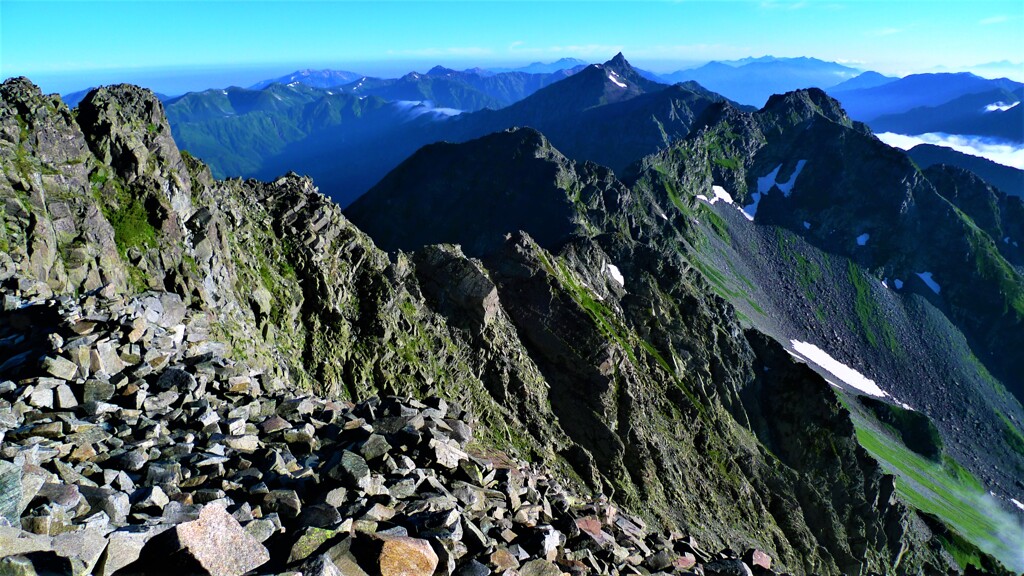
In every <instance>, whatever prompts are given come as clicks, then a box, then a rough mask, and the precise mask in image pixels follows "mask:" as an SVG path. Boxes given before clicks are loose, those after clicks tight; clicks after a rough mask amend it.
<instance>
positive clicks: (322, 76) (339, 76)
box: [249, 69, 362, 90]
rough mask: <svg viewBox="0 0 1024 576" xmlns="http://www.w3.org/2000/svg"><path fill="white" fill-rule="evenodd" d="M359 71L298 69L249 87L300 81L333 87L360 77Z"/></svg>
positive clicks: (319, 86)
mask: <svg viewBox="0 0 1024 576" xmlns="http://www.w3.org/2000/svg"><path fill="white" fill-rule="evenodd" d="M361 76H362V74H359V73H358V72H346V71H345V70H309V69H306V70H296V71H295V72H292V73H291V74H288V75H287V76H280V77H278V78H271V79H270V80H262V81H260V82H257V83H255V84H253V85H252V86H250V87H249V89H250V90H262V89H264V88H266V87H267V86H270V85H271V84H291V83H292V82H299V83H302V84H305V85H306V86H312V87H313V88H333V87H335V86H341V85H342V84H348V83H349V82H352V81H354V80H357V79H358V78H360V77H361Z"/></svg>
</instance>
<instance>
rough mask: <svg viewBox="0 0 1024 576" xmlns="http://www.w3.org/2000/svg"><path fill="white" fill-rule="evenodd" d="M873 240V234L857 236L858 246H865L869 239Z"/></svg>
mask: <svg viewBox="0 0 1024 576" xmlns="http://www.w3.org/2000/svg"><path fill="white" fill-rule="evenodd" d="M869 238H871V234H868V233H864V234H861V235H860V236H857V246H863V245H865V244H867V243H868V239H869Z"/></svg>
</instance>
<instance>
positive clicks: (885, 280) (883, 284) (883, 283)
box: [882, 278, 889, 288]
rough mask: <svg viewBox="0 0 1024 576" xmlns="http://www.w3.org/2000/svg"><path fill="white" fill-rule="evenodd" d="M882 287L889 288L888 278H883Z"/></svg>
mask: <svg viewBox="0 0 1024 576" xmlns="http://www.w3.org/2000/svg"><path fill="white" fill-rule="evenodd" d="M882 286H885V287H886V288H888V287H889V279H888V278H882Z"/></svg>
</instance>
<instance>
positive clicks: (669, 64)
mask: <svg viewBox="0 0 1024 576" xmlns="http://www.w3.org/2000/svg"><path fill="white" fill-rule="evenodd" d="M619 50H621V51H623V52H624V53H625V55H626V57H627V58H629V59H630V61H631V62H633V63H634V64H636V65H639V66H642V67H647V68H649V69H652V70H654V71H660V72H667V71H672V70H675V69H678V68H683V67H688V66H691V65H693V64H695V63H699V62H705V61H708V60H712V59H733V58H742V57H745V56H760V55H764V54H772V55H775V56H814V57H818V58H822V59H826V60H835V61H839V62H846V63H851V65H853V66H855V67H858V68H862V69H873V70H878V71H881V72H886V73H896V74H907V73H912V72H920V71H930V70H933V69H935V67H937V66H945V67H948V68H950V69H965V68H968V67H970V66H973V65H976V64H981V63H986V62H992V61H998V60H1011V61H1013V62H1018V63H1019V62H1021V61H1022V60H1024V1H1021V0H1003V1H988V2H986V1H974V0H970V1H969V0H962V1H940V2H934V1H924V0H916V1H906V0H904V1H889V2H882V1H846V2H843V1H832V0H807V1H803V2H798V1H756V2H747V1H717V2H712V1H686V0H684V1H677V2H668V1H665V2H633V1H631V2H611V1H606V2H522V1H520V2H391V1H378V2H373V3H366V2H341V1H335V2H331V1H319V2H240V1H236V2H200V1H190V2H159V1H149V2H127V1H120V2H50V1H39V0H33V1H16V0H0V77H8V76H12V75H26V76H29V77H30V78H32V79H33V80H34V81H36V82H37V83H38V84H40V85H41V86H42V87H43V88H44V89H45V90H47V91H59V92H67V91H71V90H75V89H80V88H85V87H86V86H88V85H90V84H96V83H109V82H115V81H132V82H138V83H141V84H144V85H148V86H150V87H152V88H154V89H156V90H163V91H169V92H175V91H183V90H184V89H200V88H206V87H220V86H224V85H228V84H241V85H245V84H248V83H252V82H255V81H256V80H259V79H262V78H264V77H268V76H275V75H280V74H284V73H287V72H290V71H291V70H294V69H296V68H299V67H334V68H341V69H349V70H354V71H357V72H361V73H365V74H375V75H396V74H399V73H402V72H406V71H409V70H411V69H420V70H421V71H422V70H423V69H425V68H428V67H429V66H431V65H433V64H438V63H440V64H444V65H447V66H452V67H459V66H474V65H507V64H520V63H528V62H531V61H537V60H542V61H551V60H555V59H558V58H561V57H565V56H572V57H577V58H581V59H583V60H587V61H603V60H606V59H608V58H610V57H611V56H613V55H614V54H615V53H616V52H617V51H619Z"/></svg>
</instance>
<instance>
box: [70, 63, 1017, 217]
mask: <svg viewBox="0 0 1024 576" xmlns="http://www.w3.org/2000/svg"><path fill="white" fill-rule="evenodd" d="M584 72H586V73H585V74H583V73H584ZM575 76H579V77H578V78H575ZM686 78H694V79H693V80H686V81H685V83H683V84H678V85H676V86H668V85H667V84H666V83H667V82H672V81H676V80H683V79H686ZM659 79H663V80H664V81H665V83H663V82H659V81H658V80H659ZM812 85H818V86H829V85H830V87H828V88H827V91H828V92H829V93H830V94H831V95H833V96H835V97H836V98H838V99H839V100H840V102H841V103H842V105H843V107H844V109H845V110H846V111H847V112H848V113H849V115H850V117H851V118H853V119H855V120H861V121H865V122H867V123H868V124H869V125H870V126H871V127H872V129H874V130H876V131H878V132H894V133H898V134H906V135H916V134H922V133H926V132H942V133H948V134H959V135H972V136H980V137H988V138H997V139H999V140H1000V141H1009V142H1024V120H1022V110H1024V108H1021V106H1019V105H1018V106H1013V104H1015V103H1016V102H1019V101H1020V99H1021V94H1022V92H1024V91H1022V89H1021V86H1022V85H1021V84H1019V83H1016V82H1012V81H1009V80H1005V79H999V80H988V79H985V78H981V77H978V76H975V75H973V74H967V73H957V74H949V73H943V74H918V75H914V76H908V77H906V78H893V77H888V76H884V75H882V74H879V73H877V72H872V71H868V72H863V73H858V71H856V70H854V69H853V68H849V67H847V66H844V65H841V64H838V63H835V62H824V61H821V60H817V59H814V58H776V57H772V56H762V57H757V58H743V59H740V60H732V61H721V62H711V63H708V64H706V65H704V66H701V67H698V68H694V69H691V70H682V71H679V72H675V73H672V74H667V75H664V76H661V77H658V76H657V75H655V74H652V73H650V72H645V71H643V70H639V69H636V68H635V67H633V66H631V65H630V64H629V63H628V62H626V61H625V59H624V58H622V57H621V55H619V56H617V57H616V58H613V59H612V60H610V61H608V62H606V63H604V64H603V65H594V66H589V67H588V66H585V65H583V64H582V61H581V60H577V59H571V58H566V59H562V60H559V61H557V62H553V63H550V64H543V63H534V64H531V65H529V66H524V67H521V68H517V69H504V68H493V69H483V68H471V69H466V70H461V71H460V70H454V69H451V68H445V67H442V66H435V67H434V68H431V69H430V70H428V71H427V72H426V73H418V72H411V73H409V74H406V75H404V76H402V77H400V78H373V77H367V76H362V75H358V74H356V73H354V72H349V71H343V70H298V71H296V72H294V73H292V74H289V75H286V76H281V77H278V78H274V79H268V80H264V81H261V82H258V83H256V84H255V85H254V88H250V89H248V90H245V89H241V88H229V89H227V90H207V91H204V92H198V93H190V94H188V95H186V96H182V97H177V98H168V97H166V96H161V99H163V100H165V101H166V102H167V105H168V116H169V118H170V120H171V125H172V127H173V128H174V131H175V137H176V138H178V140H179V143H180V144H181V145H182V146H183V147H185V148H187V149H189V150H191V151H192V152H194V153H195V154H197V155H198V156H200V157H202V158H204V159H205V160H207V161H208V162H209V163H210V165H211V167H212V169H213V170H214V173H215V174H216V175H218V176H227V175H245V176H259V177H272V176H273V175H274V174H275V173H276V171H279V170H280V169H281V168H283V167H286V166H294V167H295V169H298V170H302V171H305V172H307V173H310V174H313V175H315V176H316V179H317V181H318V183H319V184H320V185H321V186H322V187H323V188H324V190H325V191H328V192H330V193H331V195H332V196H333V197H334V198H335V199H337V200H338V201H339V202H341V203H342V204H343V205H344V204H347V203H348V202H350V201H351V200H353V199H354V198H356V197H358V196H359V194H361V193H362V192H363V191H365V190H366V189H368V188H369V187H370V186H371V185H373V184H374V183H375V182H376V181H377V180H378V179H379V178H380V177H381V176H383V174H384V173H386V172H387V170H388V169H390V168H391V167H393V166H395V165H396V164H397V163H398V162H400V161H401V160H402V159H403V158H405V157H406V156H407V155H408V154H409V153H411V152H412V151H413V150H415V149H416V147H418V146H421V145H424V144H428V143H430V142H434V141H437V140H449V141H464V140H467V139H472V138H477V137H479V136H482V135H484V134H487V133H489V132H493V131H499V130H504V129H506V128H511V127H514V126H531V127H534V128H537V129H538V130H541V131H542V132H543V133H544V134H545V135H546V137H548V138H550V139H551V141H552V142H553V143H554V144H555V145H556V146H558V148H559V149H560V150H562V151H563V152H564V153H566V154H567V155H568V156H569V157H570V158H573V159H577V160H592V161H595V162H598V163H601V164H604V165H607V166H610V167H611V168H613V169H614V170H616V172H622V171H623V170H625V169H626V168H627V167H628V166H629V164H630V163H632V162H634V161H636V160H637V159H639V158H640V157H642V156H644V155H647V154H650V153H652V152H654V151H656V150H658V149H660V148H662V147H664V146H667V145H668V144H669V143H671V142H673V141H675V140H678V139H680V138H683V137H685V136H686V135H687V133H688V132H689V129H690V127H691V125H692V124H693V122H694V121H695V120H696V117H697V116H698V115H699V114H700V112H701V111H702V110H704V109H705V108H706V106H707V104H708V103H709V102H717V101H722V100H725V99H729V100H732V101H733V102H734V103H737V104H736V105H737V106H739V105H740V104H739V103H742V102H744V101H747V102H755V101H757V100H758V99H760V100H761V102H763V101H764V100H765V99H767V97H768V96H770V95H771V94H773V93H776V92H784V91H787V90H792V89H794V88H801V87H807V86H812ZM715 87H717V88H718V89H717V90H716V89H715ZM87 93H88V90H83V91H80V92H76V93H72V94H67V95H65V96H64V97H63V98H64V99H65V101H66V102H67V103H68V104H69V105H71V106H73V105H74V104H75V103H77V102H78V101H79V100H81V99H82V98H83V97H84V96H85V95H86V94H87ZM340 96H346V97H347V98H340ZM321 100H322V102H321ZM477 111H479V114H476V113H473V112H477ZM468 113H473V114H468ZM453 115H457V116H456V117H455V118H452V119H451V120H448V119H447V118H448V117H450V116H453ZM383 134H387V135H389V137H388V138H384V137H383ZM399 135H400V137H398V136H399ZM624 135H625V136H624ZM609 138H611V139H616V140H617V141H618V142H619V145H618V146H615V147H609V146H605V145H604V144H603V141H605V140H607V139H609ZM364 152H370V153H368V154H367V153H364ZM969 158H971V157H969V156H966V157H965V156H960V155H955V154H947V155H946V157H945V162H946V163H950V164H953V165H957V166H960V167H964V168H968V169H973V168H975V167H977V163H976V162H974V161H973V160H967V159H969ZM357 159H358V160H357ZM981 171H982V172H984V173H985V174H988V175H989V176H991V177H995V178H997V180H999V182H1001V185H1000V187H1002V188H1005V187H1006V186H1007V184H1006V182H1007V180H1006V178H1002V179H999V177H998V176H993V175H994V174H995V172H998V170H997V171H995V172H993V171H992V170H988V171H986V170H983V169H982V170H981ZM1011 181H1012V179H1011ZM1008 191H1011V192H1012V187H1011V189H1010V190H1008Z"/></svg>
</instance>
